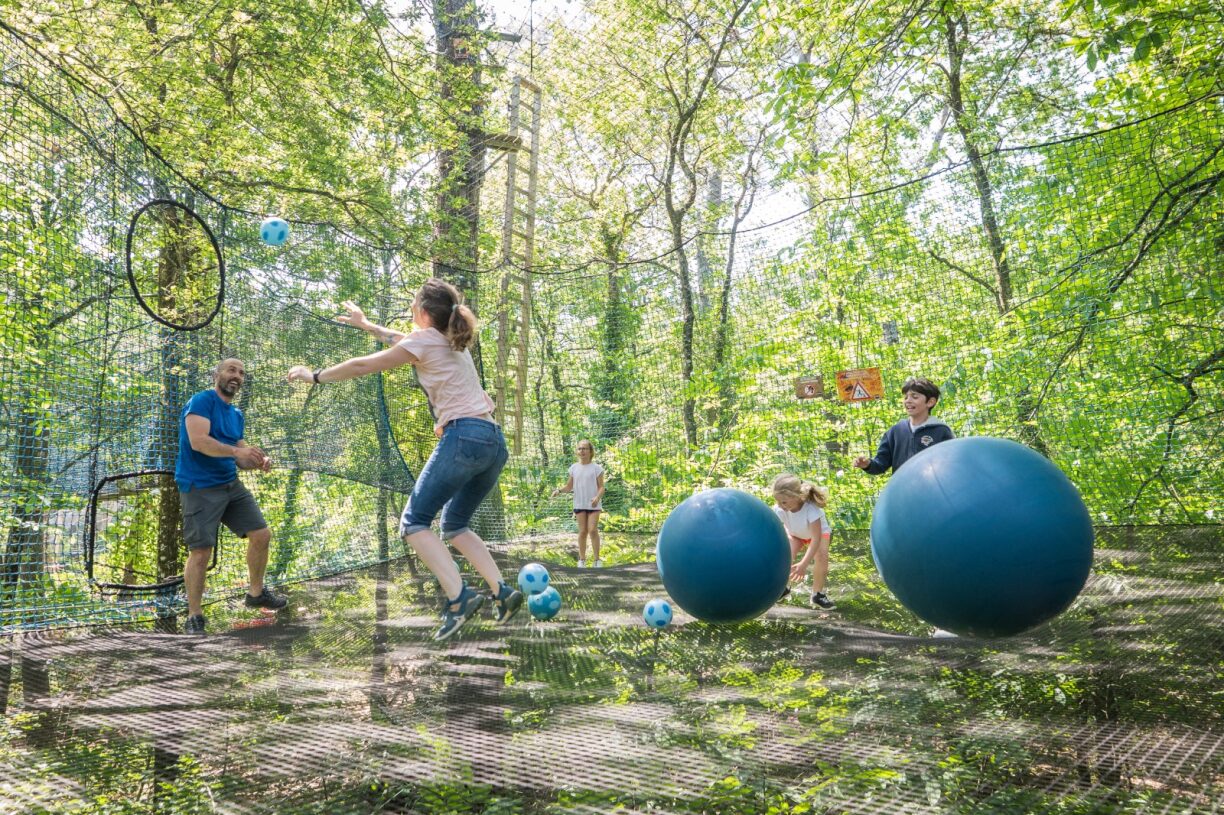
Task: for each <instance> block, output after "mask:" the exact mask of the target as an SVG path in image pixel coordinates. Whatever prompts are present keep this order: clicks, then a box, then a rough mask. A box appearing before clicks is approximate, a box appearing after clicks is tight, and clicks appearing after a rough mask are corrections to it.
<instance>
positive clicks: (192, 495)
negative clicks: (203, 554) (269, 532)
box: [179, 478, 268, 549]
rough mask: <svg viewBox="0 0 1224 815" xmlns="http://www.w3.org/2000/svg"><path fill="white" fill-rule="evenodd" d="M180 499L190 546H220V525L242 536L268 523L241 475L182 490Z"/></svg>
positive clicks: (195, 547)
mask: <svg viewBox="0 0 1224 815" xmlns="http://www.w3.org/2000/svg"><path fill="white" fill-rule="evenodd" d="M179 498H180V499H182V503H183V541H184V542H185V543H186V544H187V548H188V549H211V548H212V547H214V546H216V545H217V527H218V526H219V525H220V524H225V527H226V528H227V529H228V530H229V531H231V532H233V533H234V534H235V535H237V536H238V537H240V538H245V537H246V536H247V535H248V534H250V533H251V532H254V531H256V530H257V529H263V528H264V527H265V526H267V525H268V522H267V521H265V520H264V516H263V513H262V512H260V511H259V504H257V503H255V496H254V495H251V491H250V490H248V489H247V488H246V486H245V485H244V484H243V483H242V482H241V481H239V480H238V479H237V478H235V479H234V480H233V481H231V482H229V483H228V484H221V485H220V486H217V487H203V488H200V487H197V488H196V489H193V490H191V491H190V492H180V493H179Z"/></svg>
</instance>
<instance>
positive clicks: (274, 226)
mask: <svg viewBox="0 0 1224 815" xmlns="http://www.w3.org/2000/svg"><path fill="white" fill-rule="evenodd" d="M259 237H260V239H261V240H262V241H263V242H264V243H266V244H268V246H283V245H284V243H285V241H287V240H289V223H288V221H286V220H285V219H284V218H277V217H275V216H273V217H271V218H265V219H264V222H263V224H261V225H260V227H259Z"/></svg>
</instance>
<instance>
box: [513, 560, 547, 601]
mask: <svg viewBox="0 0 1224 815" xmlns="http://www.w3.org/2000/svg"><path fill="white" fill-rule="evenodd" d="M518 585H519V589H520V590H521V591H522V592H523V594H526V595H527V596H528V597H530V596H531V595H533V594H539V593H540V592H542V591H544V590H545V589H547V588H548V569H545V568H544V567H543V566H542V565H541V564H539V563H528V564H527V565H526V566H524V567H523V568H521V569H519V573H518Z"/></svg>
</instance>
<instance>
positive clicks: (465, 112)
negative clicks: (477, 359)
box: [433, 0, 485, 307]
mask: <svg viewBox="0 0 1224 815" xmlns="http://www.w3.org/2000/svg"><path fill="white" fill-rule="evenodd" d="M479 20H480V9H479V7H478V5H477V4H476V2H475V0H435V4H434V32H435V34H436V35H437V39H438V42H439V43H440V44H441V47H442V53H441V54H439V56H438V67H439V75H440V76H441V86H440V87H439V89H438V91H439V95H440V97H441V99H442V102H443V105H446V106H450V105H453V106H454V107H453V109H452V111H451V115H452V116H453V117H454V124H455V129H456V134H455V135H456V140H455V142H454V144H449V145H446V146H444V147H443V148H442V149H440V150H439V151H438V199H437V201H438V216H437V217H438V219H437V221H436V222H435V228H434V238H435V249H434V261H433V274H434V276H435V277H440V278H442V279H444V280H449V281H450V282H452V283H454V284H455V285H456V286H458V287H459V288H460V290H462V291H463V292H464V294H465V296H466V297H467V301H468V305H470V306H473V307H475V303H476V293H477V285H478V282H479V281H478V278H477V275H476V269H477V268H478V265H479V260H480V257H479V251H478V248H479V238H480V187H481V180H482V179H483V177H484V157H485V148H484V133H483V126H482V122H481V118H482V116H483V114H484V91H483V90H482V89H481V87H480V61H479V59H478V49H479V47H480V45H479V42H478V37H479V31H478V28H477V26H478V24H479Z"/></svg>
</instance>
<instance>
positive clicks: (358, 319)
mask: <svg viewBox="0 0 1224 815" xmlns="http://www.w3.org/2000/svg"><path fill="white" fill-rule="evenodd" d="M341 305H342V306H344V309H345V310H346V311H347V312H348V314H341V315H340V316H339V317H337V318H336V321H337V322H341V323H344V324H345V325H351V326H352V327H353V328H360V329H362V330H363V331H364V330H365V329H366V328H368V327H369V326H370V321H369V320H367V319H366V316H365V312H364V311H362V310H361V307H360V306H358V305H357V304H356V303H354V302H353V301H352V300H345V301H344V302H343V303H341Z"/></svg>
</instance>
